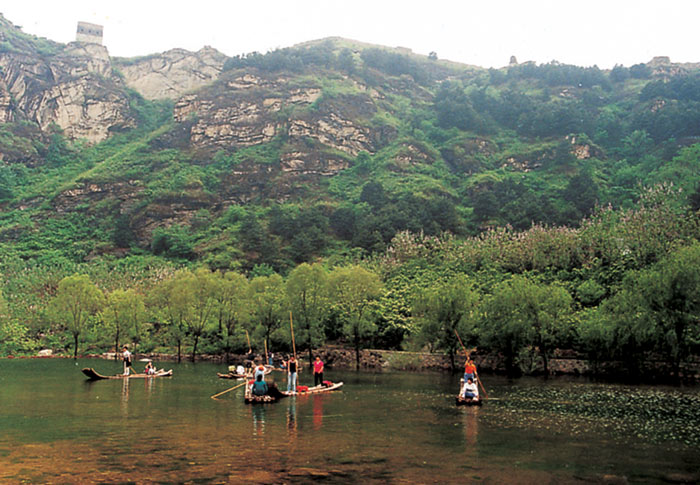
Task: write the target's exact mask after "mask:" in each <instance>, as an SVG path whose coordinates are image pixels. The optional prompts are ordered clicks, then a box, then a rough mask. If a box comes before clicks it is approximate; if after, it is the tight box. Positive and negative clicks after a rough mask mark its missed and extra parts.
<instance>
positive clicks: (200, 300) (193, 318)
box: [178, 268, 218, 362]
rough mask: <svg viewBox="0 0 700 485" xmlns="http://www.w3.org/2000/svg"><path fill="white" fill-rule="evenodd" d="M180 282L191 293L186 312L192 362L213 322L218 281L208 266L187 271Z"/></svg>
mask: <svg viewBox="0 0 700 485" xmlns="http://www.w3.org/2000/svg"><path fill="white" fill-rule="evenodd" d="M178 283H179V284H180V285H182V286H183V287H184V289H183V291H185V292H187V293H189V295H190V297H189V298H187V300H186V302H187V305H188V308H186V310H185V312H184V316H185V322H186V324H187V332H188V333H189V335H190V336H191V337H192V362H194V361H195V358H196V357H197V345H198V344H199V340H200V338H201V337H202V334H203V333H204V331H205V330H206V329H207V327H208V326H209V325H210V324H211V323H212V321H213V318H214V316H215V314H216V309H217V290H218V284H217V283H218V282H217V279H216V276H215V275H214V274H213V273H212V272H211V271H209V270H208V269H206V268H199V269H197V270H196V271H195V272H194V273H191V272H186V273H184V274H183V277H182V278H180V279H179V280H178Z"/></svg>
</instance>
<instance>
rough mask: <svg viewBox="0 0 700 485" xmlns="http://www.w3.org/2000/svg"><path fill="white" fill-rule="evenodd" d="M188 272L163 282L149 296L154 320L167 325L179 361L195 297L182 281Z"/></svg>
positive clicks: (181, 272) (180, 272)
mask: <svg viewBox="0 0 700 485" xmlns="http://www.w3.org/2000/svg"><path fill="white" fill-rule="evenodd" d="M187 273H188V272H186V271H178V272H177V273H175V275H174V276H173V277H172V278H169V279H167V280H163V281H161V282H160V283H158V285H156V286H155V287H154V288H153V290H152V291H151V292H150V294H149V306H150V308H151V310H152V312H153V314H154V318H156V319H158V320H160V321H162V322H163V323H164V324H165V327H166V329H167V330H166V331H167V334H168V336H169V337H170V338H171V339H172V340H174V341H175V343H176V345H177V361H178V362H180V361H181V360H182V343H183V341H184V339H185V336H186V335H187V318H188V315H187V314H188V312H189V311H190V310H191V306H192V304H191V303H190V302H191V300H192V298H193V296H192V294H191V293H190V292H189V289H188V287H187V285H185V284H183V283H182V281H183V280H184V279H185V278H187V277H188V276H187Z"/></svg>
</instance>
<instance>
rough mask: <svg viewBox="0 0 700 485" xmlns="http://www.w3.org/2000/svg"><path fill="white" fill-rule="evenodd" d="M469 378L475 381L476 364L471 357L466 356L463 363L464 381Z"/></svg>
mask: <svg viewBox="0 0 700 485" xmlns="http://www.w3.org/2000/svg"><path fill="white" fill-rule="evenodd" d="M469 379H471V380H472V381H473V382H476V366H475V365H474V362H473V361H472V359H471V357H469V356H467V361H466V362H465V363H464V382H467V381H468V380H469Z"/></svg>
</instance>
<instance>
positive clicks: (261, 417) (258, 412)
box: [250, 404, 265, 436]
mask: <svg viewBox="0 0 700 485" xmlns="http://www.w3.org/2000/svg"><path fill="white" fill-rule="evenodd" d="M250 407H251V409H252V412H253V436H264V435H265V405H264V404H251V405H250Z"/></svg>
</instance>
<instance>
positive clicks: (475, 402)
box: [455, 396, 482, 406]
mask: <svg viewBox="0 0 700 485" xmlns="http://www.w3.org/2000/svg"><path fill="white" fill-rule="evenodd" d="M455 404H457V406H481V404H482V402H481V398H480V397H477V398H473V397H469V398H467V399H464V398H463V397H462V396H457V397H456V398H455Z"/></svg>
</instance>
